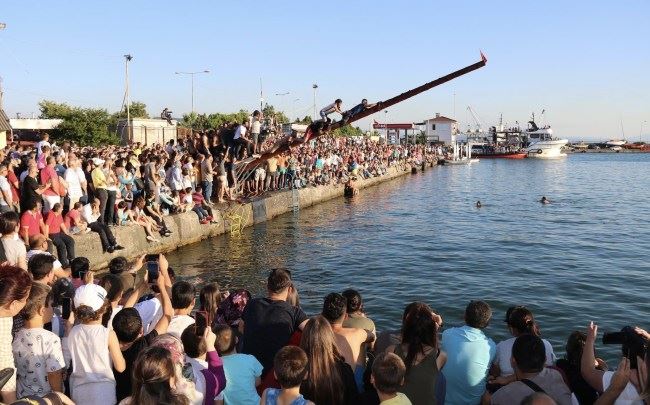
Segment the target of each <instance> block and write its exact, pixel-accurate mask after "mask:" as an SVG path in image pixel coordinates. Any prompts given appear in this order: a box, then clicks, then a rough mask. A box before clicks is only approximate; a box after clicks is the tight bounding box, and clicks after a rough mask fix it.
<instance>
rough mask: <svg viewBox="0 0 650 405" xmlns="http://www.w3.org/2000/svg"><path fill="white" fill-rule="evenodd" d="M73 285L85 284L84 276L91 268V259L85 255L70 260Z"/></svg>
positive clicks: (76, 286) (75, 286)
mask: <svg viewBox="0 0 650 405" xmlns="http://www.w3.org/2000/svg"><path fill="white" fill-rule="evenodd" d="M70 269H71V273H72V274H71V275H72V285H73V286H74V288H75V289H76V288H79V287H80V286H81V285H82V284H83V276H84V275H85V274H86V273H88V270H90V261H89V260H88V259H87V258H85V257H75V258H74V260H72V261H71V262H70Z"/></svg>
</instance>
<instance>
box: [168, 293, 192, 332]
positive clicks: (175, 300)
mask: <svg viewBox="0 0 650 405" xmlns="http://www.w3.org/2000/svg"><path fill="white" fill-rule="evenodd" d="M195 296H196V288H194V285H193V284H190V283H188V282H187V281H178V282H176V283H174V285H173V286H172V308H174V316H173V317H172V320H171V321H170V322H169V328H167V333H169V334H170V335H174V336H176V337H177V338H179V339H180V338H181V334H183V331H184V330H185V328H187V327H188V326H190V325H192V324H193V323H194V318H192V317H191V316H190V313H191V312H192V309H194V304H195V303H196V299H195Z"/></svg>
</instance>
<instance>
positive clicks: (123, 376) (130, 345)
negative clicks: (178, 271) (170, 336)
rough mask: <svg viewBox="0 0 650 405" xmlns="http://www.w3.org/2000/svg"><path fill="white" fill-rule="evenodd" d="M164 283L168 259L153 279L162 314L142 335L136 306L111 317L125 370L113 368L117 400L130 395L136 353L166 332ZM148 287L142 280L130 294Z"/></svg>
mask: <svg viewBox="0 0 650 405" xmlns="http://www.w3.org/2000/svg"><path fill="white" fill-rule="evenodd" d="M167 282H169V275H168V273H167V262H166V261H164V264H163V265H162V266H161V268H160V275H159V277H158V280H156V286H157V287H158V290H159V291H160V301H161V303H162V312H163V315H162V317H161V318H160V319H159V320H158V323H156V326H155V328H154V329H153V330H152V331H151V332H149V333H148V334H146V335H144V334H143V326H142V318H140V314H139V313H138V311H137V310H136V309H135V308H122V309H121V310H120V312H118V313H117V314H116V315H115V317H114V318H113V321H112V323H111V325H112V326H113V331H115V335H116V336H117V340H118V341H119V343H120V350H121V351H122V356H124V360H125V362H126V369H125V370H124V371H123V372H121V373H120V372H118V371H117V370H115V369H113V374H114V375H115V383H116V385H115V389H116V392H117V401H118V402H119V401H121V400H122V399H124V398H126V397H128V396H129V395H131V374H132V371H133V365H134V364H135V360H136V359H137V357H138V354H140V352H141V351H142V350H144V349H146V348H147V347H149V345H150V344H151V342H152V341H153V340H154V338H155V337H156V336H158V335H161V334H163V333H166V332H167V327H168V326H169V321H170V320H171V317H172V314H173V313H174V310H173V309H172V304H171V301H170V299H169V294H168V293H167V288H166V287H165V285H166V283H167ZM148 288H149V286H148V283H146V282H141V283H140V284H139V285H138V286H137V287H136V289H135V291H133V293H132V294H135V295H136V296H139V295H141V294H142V293H143V292H146V290H147V289H148Z"/></svg>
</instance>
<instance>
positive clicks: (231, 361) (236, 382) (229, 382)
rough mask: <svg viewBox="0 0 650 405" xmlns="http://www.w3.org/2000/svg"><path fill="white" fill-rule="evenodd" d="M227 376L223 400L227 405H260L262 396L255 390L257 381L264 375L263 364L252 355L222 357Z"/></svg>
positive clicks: (238, 354)
mask: <svg viewBox="0 0 650 405" xmlns="http://www.w3.org/2000/svg"><path fill="white" fill-rule="evenodd" d="M221 359H222V360H223V371H224V372H225V374H226V388H225V389H224V390H223V399H224V403H226V404H242V405H248V404H251V405H259V403H260V396H259V395H257V390H256V389H255V379H256V378H257V377H259V376H261V375H262V364H260V362H259V361H257V359H256V358H255V356H251V355H250V354H240V353H235V354H230V355H227V356H222V357H221Z"/></svg>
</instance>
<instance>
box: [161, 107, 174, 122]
mask: <svg viewBox="0 0 650 405" xmlns="http://www.w3.org/2000/svg"><path fill="white" fill-rule="evenodd" d="M160 118H162V119H164V120H167V123H168V124H169V125H172V112H171V111H170V110H169V109H168V108H167V107H165V108H164V109H163V110H162V112H161V113H160Z"/></svg>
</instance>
